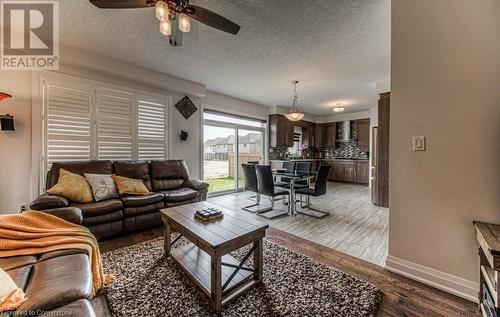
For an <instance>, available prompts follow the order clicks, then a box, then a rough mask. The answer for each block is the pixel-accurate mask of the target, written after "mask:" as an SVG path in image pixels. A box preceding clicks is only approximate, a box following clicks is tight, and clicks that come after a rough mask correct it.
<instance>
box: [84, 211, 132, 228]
mask: <svg viewBox="0 0 500 317" xmlns="http://www.w3.org/2000/svg"><path fill="white" fill-rule="evenodd" d="M122 219H123V211H122V210H121V209H120V210H117V211H112V212H110V213H107V214H102V215H99V216H95V217H85V218H84V219H83V222H82V225H84V226H85V227H88V226H93V225H99V224H102V223H109V222H114V221H118V220H122Z"/></svg>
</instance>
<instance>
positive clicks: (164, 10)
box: [90, 0, 240, 46]
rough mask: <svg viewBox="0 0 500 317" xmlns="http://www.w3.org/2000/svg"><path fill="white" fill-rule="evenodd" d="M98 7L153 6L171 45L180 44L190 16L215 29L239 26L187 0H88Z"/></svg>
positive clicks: (233, 30) (231, 30)
mask: <svg viewBox="0 0 500 317" xmlns="http://www.w3.org/2000/svg"><path fill="white" fill-rule="evenodd" d="M90 2H91V3H92V4H93V5H95V6H96V7H98V8H100V9H139V8H149V7H155V16H156V18H157V19H158V21H160V33H161V34H163V35H165V36H168V37H170V44H171V45H172V46H181V45H182V33H189V32H190V31H191V18H193V19H195V20H197V21H198V22H201V23H204V24H206V25H208V26H211V27H213V28H215V29H218V30H221V31H224V32H227V33H230V34H235V35H236V34H237V33H238V32H239V30H240V26H239V25H238V24H236V23H234V22H232V21H230V20H228V19H226V18H224V17H223V16H220V15H218V14H217V13H214V12H212V11H210V10H207V9H205V8H202V7H199V6H196V5H192V4H189V0H90Z"/></svg>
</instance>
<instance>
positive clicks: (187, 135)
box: [179, 130, 189, 142]
mask: <svg viewBox="0 0 500 317" xmlns="http://www.w3.org/2000/svg"><path fill="white" fill-rule="evenodd" d="M188 137H189V133H187V131H184V130H181V134H180V135H179V138H180V139H181V141H184V142H185V141H187V139H188Z"/></svg>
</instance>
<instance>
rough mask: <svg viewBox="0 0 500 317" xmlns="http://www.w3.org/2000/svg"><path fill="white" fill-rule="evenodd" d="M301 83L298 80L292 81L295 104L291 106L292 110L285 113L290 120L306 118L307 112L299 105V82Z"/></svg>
mask: <svg viewBox="0 0 500 317" xmlns="http://www.w3.org/2000/svg"><path fill="white" fill-rule="evenodd" d="M298 83H299V81H298V80H294V81H292V84H293V104H292V107H291V108H290V111H288V112H287V113H285V117H286V118H287V119H288V120H290V121H300V120H302V119H304V117H305V116H306V114H305V113H304V111H302V109H301V108H300V106H299V103H298V102H297V100H298V99H299V94H298V93H297V84H298Z"/></svg>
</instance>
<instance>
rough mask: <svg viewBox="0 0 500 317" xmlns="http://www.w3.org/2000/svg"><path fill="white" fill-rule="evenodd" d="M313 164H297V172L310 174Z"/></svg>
mask: <svg viewBox="0 0 500 317" xmlns="http://www.w3.org/2000/svg"><path fill="white" fill-rule="evenodd" d="M311 165H312V164H311V162H297V163H295V170H296V171H299V172H310V171H311Z"/></svg>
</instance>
